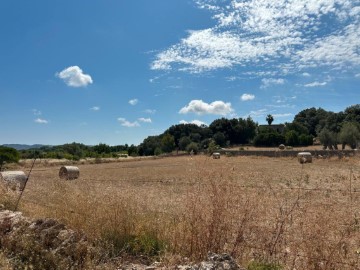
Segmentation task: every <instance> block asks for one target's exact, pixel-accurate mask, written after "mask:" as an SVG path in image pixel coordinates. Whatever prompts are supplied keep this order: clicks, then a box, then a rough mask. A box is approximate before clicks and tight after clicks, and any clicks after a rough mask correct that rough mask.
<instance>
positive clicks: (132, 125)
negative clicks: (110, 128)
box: [117, 117, 140, 127]
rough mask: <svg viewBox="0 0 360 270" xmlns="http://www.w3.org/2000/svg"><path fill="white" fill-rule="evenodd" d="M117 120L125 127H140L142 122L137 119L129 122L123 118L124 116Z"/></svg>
mask: <svg viewBox="0 0 360 270" xmlns="http://www.w3.org/2000/svg"><path fill="white" fill-rule="evenodd" d="M117 120H118V121H119V123H120V124H121V125H122V126H123V127H139V126H140V124H139V123H138V122H137V121H135V122H129V121H127V120H126V119H125V118H122V117H119V118H118V119H117Z"/></svg>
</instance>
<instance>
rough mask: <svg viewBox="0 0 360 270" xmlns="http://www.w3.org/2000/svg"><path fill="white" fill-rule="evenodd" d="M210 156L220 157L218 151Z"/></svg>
mask: <svg viewBox="0 0 360 270" xmlns="http://www.w3.org/2000/svg"><path fill="white" fill-rule="evenodd" d="M212 157H213V159H219V158H220V153H217V152H215V153H213V154H212Z"/></svg>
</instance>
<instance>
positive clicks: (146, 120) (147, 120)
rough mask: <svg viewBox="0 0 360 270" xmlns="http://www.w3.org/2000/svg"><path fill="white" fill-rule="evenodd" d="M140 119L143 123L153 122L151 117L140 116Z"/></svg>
mask: <svg viewBox="0 0 360 270" xmlns="http://www.w3.org/2000/svg"><path fill="white" fill-rule="evenodd" d="M138 120H139V121H140V122H143V123H152V121H151V118H144V117H141V118H138Z"/></svg>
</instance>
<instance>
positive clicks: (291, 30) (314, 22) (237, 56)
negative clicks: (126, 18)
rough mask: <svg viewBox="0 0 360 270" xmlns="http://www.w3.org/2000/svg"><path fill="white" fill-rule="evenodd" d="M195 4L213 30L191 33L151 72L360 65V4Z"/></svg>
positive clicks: (208, 0)
mask: <svg viewBox="0 0 360 270" xmlns="http://www.w3.org/2000/svg"><path fill="white" fill-rule="evenodd" d="M196 3H197V4H198V6H199V8H202V9H207V10H209V11H210V12H211V13H212V14H213V18H214V19H215V24H214V26H213V27H211V28H207V29H200V30H196V31H188V35H187V36H186V37H184V38H183V39H181V40H180V41H179V42H178V43H177V44H174V45H172V46H170V47H169V48H168V49H166V50H164V51H161V52H160V53H158V54H157V55H156V58H155V60H154V61H153V62H152V64H151V68H152V69H160V70H169V69H176V70H183V71H190V72H203V71H208V70H214V69H222V68H232V67H234V66H240V67H242V68H243V69H247V70H251V69H252V70H254V67H256V70H257V71H261V70H263V71H268V70H274V69H277V70H278V71H279V72H280V73H281V74H284V73H286V74H288V73H294V72H299V71H301V70H303V69H304V68H307V67H317V66H329V67H330V68H332V67H334V66H335V67H339V66H345V67H348V66H358V65H360V55H359V45H360V41H359V40H360V31H358V29H359V28H360V8H359V1H358V0H356V1H354V0H301V1H296V0H276V1H273V0H247V1H239V0H224V1H220V0H196ZM279 59H281V62H279V61H278V60H279ZM264 63H266V65H264ZM259 69H260V70H259ZM245 71H246V70H245Z"/></svg>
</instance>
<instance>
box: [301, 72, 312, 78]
mask: <svg viewBox="0 0 360 270" xmlns="http://www.w3.org/2000/svg"><path fill="white" fill-rule="evenodd" d="M302 75H303V76H304V77H310V76H311V75H310V74H309V73H307V72H304V73H303V74H302Z"/></svg>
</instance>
